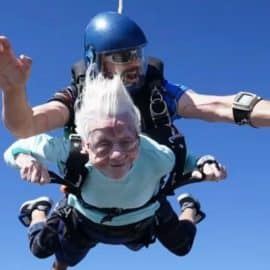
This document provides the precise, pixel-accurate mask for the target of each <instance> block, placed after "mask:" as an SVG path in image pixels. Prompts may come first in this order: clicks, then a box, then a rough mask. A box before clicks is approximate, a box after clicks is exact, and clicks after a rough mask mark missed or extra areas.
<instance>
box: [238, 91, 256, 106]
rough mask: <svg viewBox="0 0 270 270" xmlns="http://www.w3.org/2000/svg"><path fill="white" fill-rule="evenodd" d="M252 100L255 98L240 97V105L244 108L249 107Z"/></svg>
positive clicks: (248, 96) (245, 95)
mask: <svg viewBox="0 0 270 270" xmlns="http://www.w3.org/2000/svg"><path fill="white" fill-rule="evenodd" d="M252 99H253V96H250V95H247V94H244V95H242V96H241V97H239V100H238V103H240V104H241V105H243V106H249V105H250V103H251V101H252Z"/></svg>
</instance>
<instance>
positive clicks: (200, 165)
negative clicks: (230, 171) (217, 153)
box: [192, 155, 227, 181]
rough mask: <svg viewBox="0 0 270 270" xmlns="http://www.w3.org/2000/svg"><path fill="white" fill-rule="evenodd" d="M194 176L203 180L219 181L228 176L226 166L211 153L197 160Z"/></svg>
mask: <svg viewBox="0 0 270 270" xmlns="http://www.w3.org/2000/svg"><path fill="white" fill-rule="evenodd" d="M192 177H193V178H196V179H202V180H210V181H218V180H222V179H225V178H226V177H227V171H226V168H225V167H224V166H223V165H221V164H220V163H219V162H217V161H216V159H215V158H214V157H213V156H211V155H205V156H202V157H201V158H199V160H198V161H197V168H196V169H195V170H194V171H193V172H192Z"/></svg>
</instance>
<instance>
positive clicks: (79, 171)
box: [64, 134, 88, 195]
mask: <svg viewBox="0 0 270 270" xmlns="http://www.w3.org/2000/svg"><path fill="white" fill-rule="evenodd" d="M69 138H70V152H69V156H68V159H67V161H66V167H65V175H64V179H65V181H66V183H67V186H68V192H70V193H74V194H76V195H78V194H80V188H81V186H82V184H83V181H84V180H85V178H86V176H87V172H88V171H87V169H86V168H85V164H86V162H87V161H88V155H86V154H82V153H81V149H82V145H81V138H80V136H79V135H77V134H71V135H70V137H69ZM78 192H79V193H78Z"/></svg>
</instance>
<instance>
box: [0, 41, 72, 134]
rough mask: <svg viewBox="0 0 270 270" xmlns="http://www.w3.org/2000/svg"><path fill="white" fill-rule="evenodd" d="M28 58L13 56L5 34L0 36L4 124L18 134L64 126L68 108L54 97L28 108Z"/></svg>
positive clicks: (0, 77) (29, 63)
mask: <svg viewBox="0 0 270 270" xmlns="http://www.w3.org/2000/svg"><path fill="white" fill-rule="evenodd" d="M31 65H32V60H31V58H29V57H27V56H24V55H21V56H20V57H18V58H17V57H16V56H15V54H14V52H13V50H12V47H11V44H10V42H9V41H8V39H7V37H4V36H0V88H1V89H2V95H3V97H2V118H3V121H4V123H5V125H6V127H7V128H8V129H9V130H10V131H11V132H12V133H13V134H14V135H15V136H17V137H28V136H32V135H36V134H39V133H42V132H45V131H49V130H52V129H55V128H58V127H61V126H64V125H65V124H66V123H67V121H68V119H69V109H68V108H67V107H66V106H65V105H64V104H63V103H61V102H57V101H53V102H49V103H46V104H43V105H40V106H36V107H34V108H31V106H30V105H29V104H28V101H27V97H26V93H25V85H26V82H27V80H28V77H29V74H30V70H31Z"/></svg>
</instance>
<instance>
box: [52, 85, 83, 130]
mask: <svg viewBox="0 0 270 270" xmlns="http://www.w3.org/2000/svg"><path fill="white" fill-rule="evenodd" d="M77 96H78V91H77V88H76V87H75V85H74V84H73V83H72V84H71V85H70V86H68V87H67V88H65V89H63V90H59V91H57V92H56V93H55V94H54V95H53V97H52V98H50V99H49V100H48V102H51V101H58V102H61V103H62V104H64V105H65V106H66V107H67V108H68V110H69V120H68V122H67V123H66V125H65V126H72V125H73V124H74V104H75V101H76V98H77Z"/></svg>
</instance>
